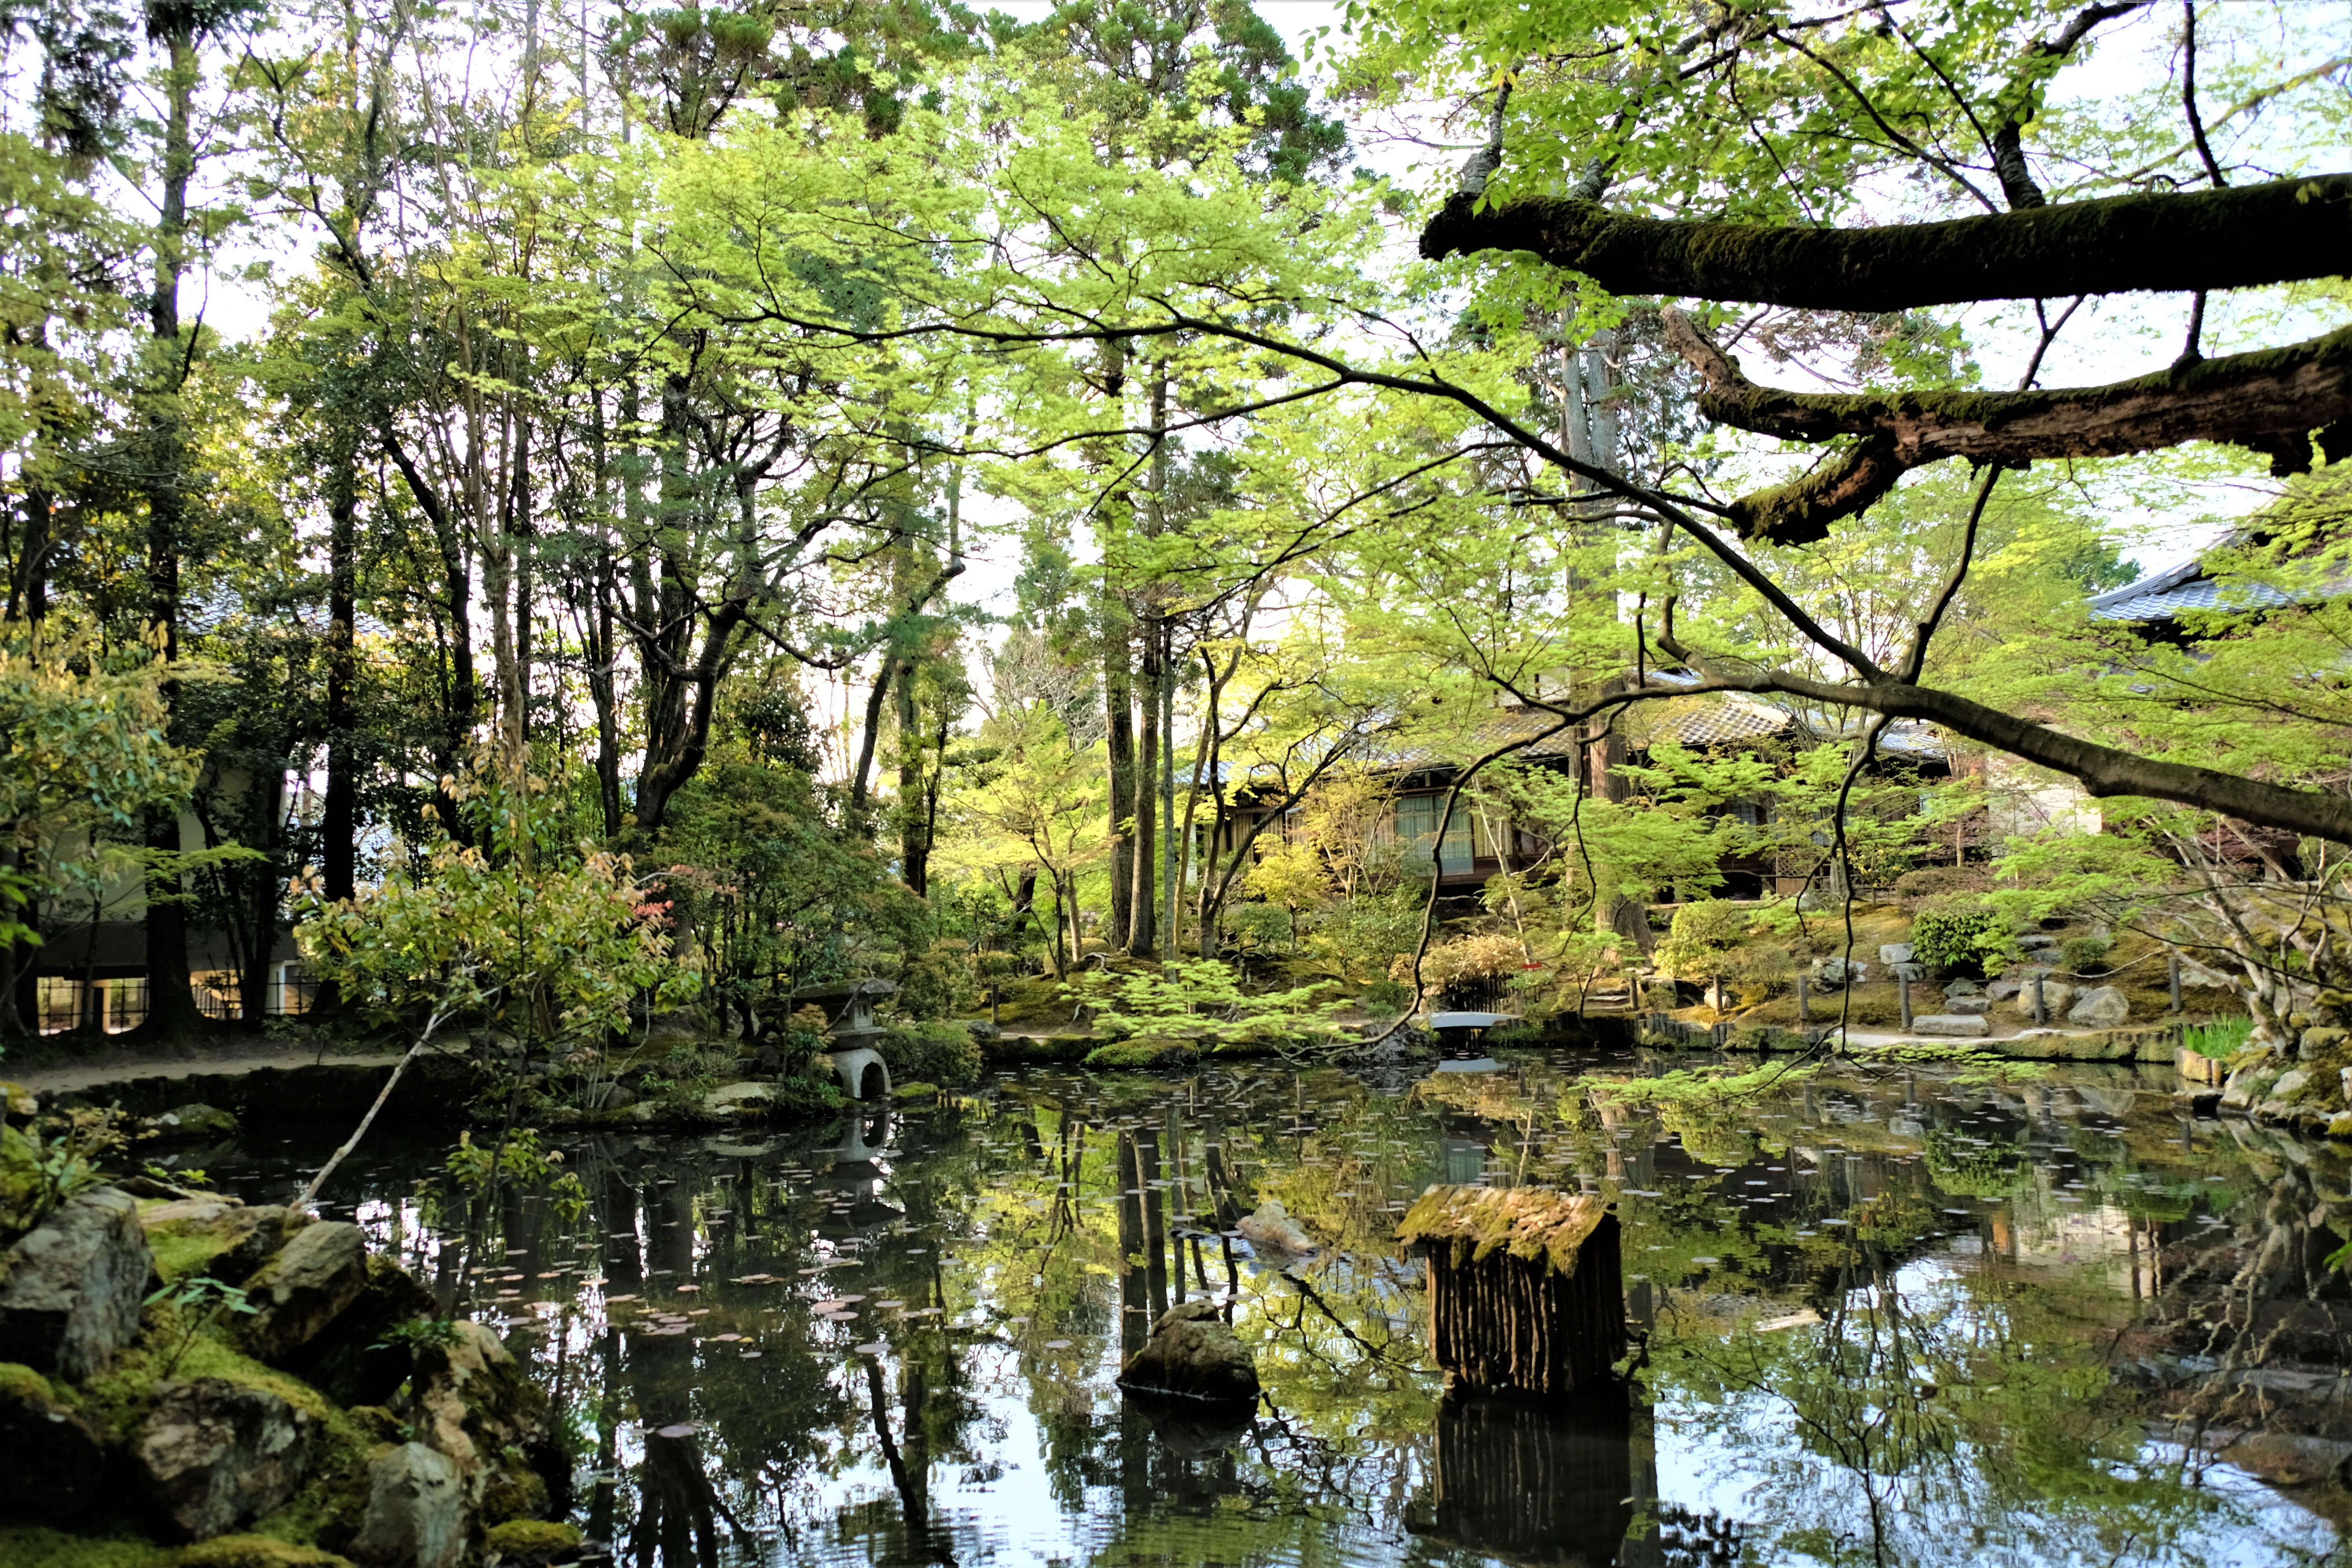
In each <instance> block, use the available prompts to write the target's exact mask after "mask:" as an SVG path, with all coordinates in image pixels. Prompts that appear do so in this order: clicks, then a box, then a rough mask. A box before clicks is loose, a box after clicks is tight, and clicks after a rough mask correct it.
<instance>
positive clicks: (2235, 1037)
mask: <svg viewBox="0 0 2352 1568" xmlns="http://www.w3.org/2000/svg"><path fill="white" fill-rule="evenodd" d="M2253 1032H2254V1021H2253V1020H2252V1018H2217V1019H2215V1020H2214V1021H2213V1022H2211V1023H2210V1024H2191V1025H2189V1026H2188V1027H2187V1028H2185V1029H2183V1030H2181V1031H2180V1043H2181V1044H2182V1045H2184V1046H2186V1047H2189V1049H2190V1050H2192V1051H2195V1052H2196V1053H2197V1054H2198V1055H2199V1056H2201V1057H2212V1058H2216V1059H2217V1060H2221V1061H2227V1060H2229V1058H2231V1057H2234V1056H2236V1055H2237V1054H2238V1053H2239V1052H2240V1051H2242V1050H2244V1049H2245V1048H2246V1042H2247V1040H2248V1039H2249V1038H2251V1037H2252V1035H2253Z"/></svg>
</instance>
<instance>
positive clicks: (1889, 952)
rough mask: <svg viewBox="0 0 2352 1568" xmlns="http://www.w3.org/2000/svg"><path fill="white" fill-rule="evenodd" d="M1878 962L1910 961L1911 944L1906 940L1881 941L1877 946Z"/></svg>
mask: <svg viewBox="0 0 2352 1568" xmlns="http://www.w3.org/2000/svg"><path fill="white" fill-rule="evenodd" d="M1878 962H1879V963H1910V962H1911V944H1910V943H1909V942H1881V943H1880V944H1879V948H1878Z"/></svg>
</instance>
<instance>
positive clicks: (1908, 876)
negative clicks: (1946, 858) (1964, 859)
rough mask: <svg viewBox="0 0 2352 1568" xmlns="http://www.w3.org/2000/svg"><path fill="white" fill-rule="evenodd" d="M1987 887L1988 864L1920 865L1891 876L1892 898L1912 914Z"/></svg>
mask: <svg viewBox="0 0 2352 1568" xmlns="http://www.w3.org/2000/svg"><path fill="white" fill-rule="evenodd" d="M1991 891H1992V868H1990V866H1923V867H1921V868H1919V869H1918V870H1916V871H1906V872H1904V873H1903V875H1901V876H1900V877H1897V878H1895V902H1896V903H1897V904H1900V905H1901V906H1902V907H1903V908H1904V909H1906V910H1910V911H1911V912H1912V913H1913V914H1916V913H1918V912H1919V911H1920V910H1928V909H1936V908H1939V907H1941V906H1942V905H1944V904H1946V903H1948V902H1953V901H1956V900H1958V899H1961V898H1965V897H1969V896H1971V895H1974V894H1977V893H1990V892H1991ZM1914 945H1916V943H1915V944H1914Z"/></svg>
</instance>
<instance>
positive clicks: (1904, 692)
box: [1698, 661, 2352, 844]
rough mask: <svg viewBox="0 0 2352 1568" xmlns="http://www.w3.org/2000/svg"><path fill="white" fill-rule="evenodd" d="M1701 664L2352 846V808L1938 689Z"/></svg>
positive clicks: (1770, 687) (2139, 790)
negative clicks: (2105, 741)
mask: <svg viewBox="0 0 2352 1568" xmlns="http://www.w3.org/2000/svg"><path fill="white" fill-rule="evenodd" d="M1698 662H1701V664H1702V668H1704V669H1705V673H1706V678H1707V680H1708V682H1709V683H1710V684H1713V685H1717V686H1723V687H1731V688H1735V689H1740V690H1746V691H1759V692H1761V691H1777V692H1783V693H1786V694H1788V695H1790V696H1792V697H1801V698H1803V699H1805V700H1808V701H1811V702H1819V703H1822V704H1824V705H1828V706H1843V707H1848V708H1860V709H1864V710H1867V711H1869V712H1872V713H1877V714H1881V715H1884V716H1885V717H1887V718H1893V719H1916V720H1919V721H1924V722H1926V723H1930V724H1936V725H1940V726H1941V727H1942V728H1944V729H1946V730H1948V731H1951V732H1952V733H1954V734H1956V735H1964V736H1966V737H1967V738H1968V739H1969V740H1971V741H1975V742H1979V743H1981V744H1983V745H1987V746H1990V747H1991V748H1993V749H1994V750H1995V751H2000V752H2008V753H2009V754H2010V755H2011V756H2013V757H2021V758H2023V759H2024V760H2025V761H2027V762H2029V763H2037V764H2039V765H2040V766H2042V767H2045V768H2048V769H2050V770H2052V771H2053V772H2054V773H2063V774H2065V775H2066V776H2067V777H2069V778H2071V779H2074V781H2075V782H2076V783H2078V784H2081V785H2082V786H2083V790H2084V793H2085V794H2086V795H2092V796H2094V797H2097V798H2106V797H2111V796H2116V795H2131V796H2138V797H2140V798H2143V799H2147V800H2168V801H2173V802H2176V803H2178V804H2179V805H2189V806H2195V807H2197V808H2198V809H2200V810H2203V811H2211V812H2217V813H2219V814H2221V816H2229V817H2234V818H2236V819H2237V820H2238V821H2240V822H2245V823H2251V824H2253V825H2255V826H2261V827H2275V828H2278V829H2280V830H2281V831H2283V832H2287V833H2294V834H2298V835H2302V836H2305V837H2312V838H2324V839H2326V840H2328V841H2329V842H2331V843H2336V844H2352V800H2347V799H2346V798H2345V797H2344V796H2342V795H2330V794H2328V793H2326V791H2323V790H2315V789H2294V788H2290V787H2287V786H2285V785H2283V784H2263V783H2262V782H2261V781H2259V780H2255V779H2250V778H2247V777H2246V776H2245V775H2244V774H2242V773H2221V772H2220V771H2218V770H2216V769H2213V768H2200V767H2193V766H2190V765H2189V764H2188V763H2168V762H2163V761H2160V760H2158V759H2157V758H2154V757H2144V756H2141V755H2139V754H2138V753H2137V752H2128V751H2125V750H2124V749H2122V748H2121V747H2118V746H2103V745H2100V744H2098V743H2097V742H2092V741H2085V740H2083V739H2081V738H2080V737H2078V736H2074V735H2070V734H2067V733H2066V732H2065V731H2063V730H2053V729H2052V728H2051V727H2050V726H2049V725H2047V724H2037V723H2035V722H2034V721H2032V720H2030V719H2021V718H2019V717H2018V716H2017V715H2016V714H2013V713H2004V712H2002V711H2000V710H1998V709H1994V708H1988V707H1986V706H1985V705H1984V704H1983V703H1981V702H1972V701H1970V700H1969V699H1967V698H1965V697H1960V696H1958V695H1955V694H1954V693H1952V692H1949V691H1939V690H1937V689H1935V688H1933V687H1927V686H1912V685H1907V684H1905V683H1903V682H1900V681H1894V680H1878V681H1871V682H1867V683H1864V682H1855V683H1853V684H1851V685H1836V684H1832V683H1831V682H1828V681H1821V680H1808V679H1804V678H1803V677H1801V676H1794V675H1787V674H1783V673H1781V672H1779V671H1776V670H1753V671H1727V670H1724V669H1720V668H1714V667H1713V666H1711V665H1707V664H1706V663H1705V662H1704V661H1698Z"/></svg>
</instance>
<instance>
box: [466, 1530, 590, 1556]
mask: <svg viewBox="0 0 2352 1568" xmlns="http://www.w3.org/2000/svg"><path fill="white" fill-rule="evenodd" d="M579 1544H580V1527H579V1526H578V1525H576V1524H564V1523H562V1522H559V1521H550V1520H544V1519H516V1520H509V1521H507V1522H506V1523H504V1524H499V1525H493V1526H491V1527H490V1531H489V1533H488V1535H486V1536H484V1537H483V1539H482V1553H483V1555H484V1556H486V1557H503V1558H505V1559H507V1560H508V1561H509V1562H513V1563H544V1562H546V1561H547V1560H548V1559H549V1558H551V1557H552V1556H554V1555H555V1554H556V1553H557V1552H568V1551H570V1550H571V1549H572V1547H574V1546H577V1545H579Z"/></svg>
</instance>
